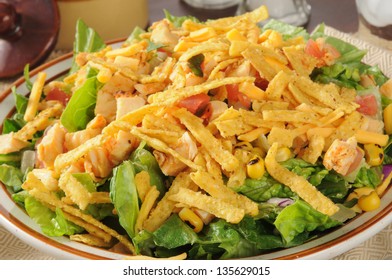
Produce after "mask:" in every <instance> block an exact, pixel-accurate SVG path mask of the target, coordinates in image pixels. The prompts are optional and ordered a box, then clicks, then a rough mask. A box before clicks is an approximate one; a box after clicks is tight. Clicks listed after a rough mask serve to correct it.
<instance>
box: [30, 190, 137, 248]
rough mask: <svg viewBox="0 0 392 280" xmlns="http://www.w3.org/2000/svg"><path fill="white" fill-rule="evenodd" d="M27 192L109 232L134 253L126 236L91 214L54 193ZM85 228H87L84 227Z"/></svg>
mask: <svg viewBox="0 0 392 280" xmlns="http://www.w3.org/2000/svg"><path fill="white" fill-rule="evenodd" d="M29 194H31V195H32V196H33V197H35V198H36V199H38V200H39V201H43V202H45V203H47V204H49V205H52V206H54V207H59V208H61V209H62V210H63V211H64V212H66V213H69V214H70V215H73V216H75V217H77V218H79V219H82V220H83V221H85V222H86V223H89V224H91V225H93V226H94V227H97V228H99V229H101V230H103V231H104V232H106V233H108V234H110V235H111V236H113V237H114V238H116V239H117V240H118V241H120V242H121V243H122V244H124V245H125V246H126V247H127V248H128V249H129V250H130V251H131V252H132V253H133V254H135V248H134V246H133V245H132V243H131V242H130V241H129V240H128V238H127V237H125V236H123V235H120V234H119V233H117V232H116V231H115V230H113V229H111V228H109V227H108V226H106V225H104V224H103V223H101V222H100V221H98V220H96V219H94V218H93V217H92V216H90V215H87V214H84V213H83V212H82V211H80V210H79V209H76V208H75V207H73V206H69V205H67V204H65V203H63V202H62V201H60V200H59V199H58V198H57V197H56V196H55V195H54V194H52V193H44V192H41V191H40V190H38V189H32V190H30V191H29ZM86 230H87V228H86ZM90 233H91V232H90Z"/></svg>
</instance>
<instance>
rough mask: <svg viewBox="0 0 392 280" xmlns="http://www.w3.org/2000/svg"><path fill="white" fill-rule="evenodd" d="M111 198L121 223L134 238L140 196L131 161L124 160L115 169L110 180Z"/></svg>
mask: <svg viewBox="0 0 392 280" xmlns="http://www.w3.org/2000/svg"><path fill="white" fill-rule="evenodd" d="M110 199H111V200H112V202H113V204H114V207H115V209H116V210H117V213H118V218H119V222H120V225H121V226H122V227H123V228H124V229H125V230H126V231H127V233H128V235H129V236H130V237H131V238H133V237H134V236H135V235H136V233H135V224H136V219H137V217H138V215H139V198H138V194H137V189H136V185H135V169H134V167H133V165H132V163H131V162H130V161H124V162H123V163H122V164H120V165H119V166H117V167H116V168H114V169H113V177H112V179H111V181H110Z"/></svg>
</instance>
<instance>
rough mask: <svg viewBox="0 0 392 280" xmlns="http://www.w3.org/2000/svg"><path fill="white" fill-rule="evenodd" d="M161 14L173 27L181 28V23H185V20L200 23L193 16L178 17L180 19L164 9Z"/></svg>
mask: <svg viewBox="0 0 392 280" xmlns="http://www.w3.org/2000/svg"><path fill="white" fill-rule="evenodd" d="M163 12H164V13H165V17H166V19H167V20H168V21H170V22H171V23H173V24H174V26H175V27H181V26H182V24H183V22H184V21H186V20H187V19H189V20H191V21H194V22H200V21H199V20H198V19H197V18H195V17H193V16H180V17H178V16H174V15H172V14H171V13H170V12H169V11H168V10H166V9H164V10H163Z"/></svg>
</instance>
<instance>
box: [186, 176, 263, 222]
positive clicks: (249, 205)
mask: <svg viewBox="0 0 392 280" xmlns="http://www.w3.org/2000/svg"><path fill="white" fill-rule="evenodd" d="M190 176H191V179H192V181H193V182H194V183H195V184H196V185H198V186H199V187H200V188H201V189H203V190H205V191H206V192H207V193H209V194H210V195H211V196H212V197H214V198H219V199H222V200H223V201H225V202H227V203H229V204H231V205H233V206H234V207H237V208H241V209H244V210H245V213H246V214H249V215H251V216H256V215H257V214H258V213H259V208H258V206H257V203H255V202H253V201H252V200H250V199H249V198H247V197H246V196H244V195H241V194H238V193H236V192H235V191H233V190H232V189H230V188H228V187H227V186H225V185H223V184H222V183H221V182H220V181H219V180H216V179H215V178H214V177H213V176H212V175H211V174H209V173H208V172H205V171H197V172H192V173H191V174H190Z"/></svg>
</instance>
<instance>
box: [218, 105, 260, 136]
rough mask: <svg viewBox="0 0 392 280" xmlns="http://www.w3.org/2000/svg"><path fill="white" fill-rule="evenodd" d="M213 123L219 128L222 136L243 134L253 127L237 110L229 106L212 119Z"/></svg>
mask: <svg viewBox="0 0 392 280" xmlns="http://www.w3.org/2000/svg"><path fill="white" fill-rule="evenodd" d="M213 124H214V125H215V126H216V128H217V129H218V130H219V132H220V134H221V135H222V137H225V138H227V137H230V136H234V135H239V134H244V133H246V132H249V131H251V130H253V129H254V127H253V126H251V125H248V124H247V123H246V122H245V121H244V118H243V117H242V115H241V114H240V112H239V111H237V110H235V109H234V108H232V107H231V108H229V109H227V110H226V111H225V112H223V114H221V115H220V116H219V117H218V118H216V119H215V120H214V121H213Z"/></svg>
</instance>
